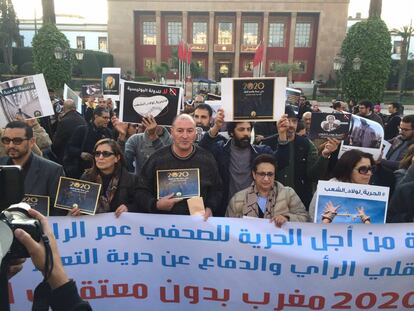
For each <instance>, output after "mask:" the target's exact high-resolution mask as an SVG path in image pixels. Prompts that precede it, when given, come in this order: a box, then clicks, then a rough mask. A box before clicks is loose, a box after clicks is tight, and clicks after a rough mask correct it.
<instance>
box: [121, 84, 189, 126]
mask: <svg viewBox="0 0 414 311" xmlns="http://www.w3.org/2000/svg"><path fill="white" fill-rule="evenodd" d="M182 94H183V90H182V89H181V88H178V87H172V86H165V85H157V84H148V83H139V82H130V81H125V82H124V83H122V84H121V102H120V107H119V108H120V109H119V119H120V120H121V121H122V122H130V123H141V122H142V118H143V117H146V116H148V115H152V116H153V117H154V118H155V121H157V124H159V125H172V122H173V120H174V118H175V117H176V116H177V115H178V114H179V109H180V105H181V101H182Z"/></svg>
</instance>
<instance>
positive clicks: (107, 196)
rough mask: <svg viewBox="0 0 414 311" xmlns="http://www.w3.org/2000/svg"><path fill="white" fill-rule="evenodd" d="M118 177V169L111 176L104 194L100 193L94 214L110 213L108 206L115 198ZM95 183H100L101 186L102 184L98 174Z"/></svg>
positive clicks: (119, 173) (119, 172)
mask: <svg viewBox="0 0 414 311" xmlns="http://www.w3.org/2000/svg"><path fill="white" fill-rule="evenodd" d="M120 176H121V171H120V169H118V171H116V172H114V174H113V175H112V177H111V180H110V181H109V185H108V187H107V188H106V191H105V193H104V192H103V191H101V193H100V195H99V200H98V207H97V209H96V214H101V213H109V212H110V211H111V206H110V205H111V202H112V200H113V198H114V196H115V193H116V190H117V189H118V183H119V178H120ZM97 182H98V183H100V184H101V185H102V184H103V183H102V177H101V175H99V174H98V176H97Z"/></svg>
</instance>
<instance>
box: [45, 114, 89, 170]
mask: <svg viewBox="0 0 414 311" xmlns="http://www.w3.org/2000/svg"><path fill="white" fill-rule="evenodd" d="M81 125H84V126H85V125H86V121H85V119H84V118H83V117H82V115H81V114H80V113H79V112H77V111H76V110H71V111H69V112H67V113H66V114H65V115H64V116H63V117H62V119H61V120H60V121H59V122H58V125H57V128H56V132H55V135H54V136H53V144H52V150H53V152H54V153H55V154H56V156H57V159H58V161H59V163H60V164H62V163H63V155H64V154H65V147H66V144H67V143H68V141H69V139H70V138H71V136H72V134H73V130H74V129H76V128H77V127H78V126H81Z"/></svg>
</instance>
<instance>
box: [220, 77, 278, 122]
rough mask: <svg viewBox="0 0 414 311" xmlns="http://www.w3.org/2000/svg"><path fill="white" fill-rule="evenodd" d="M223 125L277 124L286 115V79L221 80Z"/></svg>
mask: <svg viewBox="0 0 414 311" xmlns="http://www.w3.org/2000/svg"><path fill="white" fill-rule="evenodd" d="M221 90H222V94H221V96H222V100H221V103H222V106H223V109H224V111H225V121H257V122H259V121H263V122H264V121H276V120H278V119H280V117H281V116H282V115H283V113H284V112H285V96H286V78H224V79H221Z"/></svg>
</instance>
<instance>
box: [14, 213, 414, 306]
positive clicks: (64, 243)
mask: <svg viewBox="0 0 414 311" xmlns="http://www.w3.org/2000/svg"><path fill="white" fill-rule="evenodd" d="M49 222H50V224H51V226H52V228H53V232H54V234H55V236H56V238H57V242H58V246H59V251H60V255H61V258H62V262H63V265H64V267H65V270H66V271H67V274H68V275H69V277H70V278H73V279H74V280H75V281H76V283H77V284H78V290H79V293H80V295H81V297H82V298H84V299H86V300H88V301H89V303H90V304H91V306H92V308H93V310H100V311H106V310H108V311H109V310H110V311H112V310H114V308H115V307H114V306H116V309H117V310H177V311H178V310H179V311H182V310H198V311H199V310H200V311H204V310H205V311H211V310H220V309H223V310H335V309H339V308H338V306H341V307H343V308H346V309H349V310H359V309H370V310H379V309H387V308H390V309H395V310H409V309H412V308H413V307H414V292H413V289H412V284H413V279H414V266H413V265H412V261H413V260H412V254H413V250H414V235H413V234H412V231H413V230H412V225H411V224H398V225H394V224H390V225H375V226H373V225H371V226H367V225H353V226H349V225H348V224H342V225H341V224H337V225H326V226H321V225H318V224H309V223H286V224H284V225H283V226H282V228H276V227H275V225H274V224H273V223H270V222H269V220H267V219H251V218H248V219H247V218H245V219H235V218H219V217H217V218H216V217H210V218H209V219H208V221H204V220H203V217H200V216H198V217H196V216H194V217H191V216H177V215H173V216H170V215H151V214H136V213H124V214H122V215H121V217H119V218H116V217H115V216H114V214H113V213H110V214H99V215H95V216H92V217H91V216H84V217H76V218H73V217H50V218H49ZM41 280H42V275H41V273H40V272H39V271H35V269H34V268H33V265H32V264H31V262H30V260H27V261H26V263H25V267H24V268H23V271H22V272H20V273H19V274H18V275H16V276H15V277H14V278H13V279H11V283H10V286H9V292H10V296H11V310H12V311H17V310H30V306H31V302H30V299H32V298H33V290H34V288H35V287H36V285H37V284H38V283H39V282H40V281H41ZM315 284H317V286H315ZM391 300H392V303H390V301H391ZM384 306H387V307H384Z"/></svg>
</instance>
